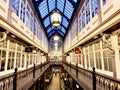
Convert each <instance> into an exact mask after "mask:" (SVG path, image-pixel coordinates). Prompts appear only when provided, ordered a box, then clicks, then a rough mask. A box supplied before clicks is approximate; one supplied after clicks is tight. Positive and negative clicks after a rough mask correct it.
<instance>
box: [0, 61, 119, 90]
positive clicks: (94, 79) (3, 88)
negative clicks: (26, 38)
mask: <svg viewBox="0 0 120 90" xmlns="http://www.w3.org/2000/svg"><path fill="white" fill-rule="evenodd" d="M50 65H62V66H63V67H64V69H65V70H66V71H67V72H68V73H69V74H70V75H71V76H72V78H73V79H74V80H75V81H76V82H77V83H78V84H79V85H80V86H81V87H82V88H83V89H84V90H120V80H117V79H115V78H113V77H110V76H107V75H103V74H100V73H97V72H95V68H93V71H90V70H86V69H83V68H80V67H78V65H77V64H76V65H72V64H71V63H68V62H63V63H62V62H50V63H49V62H46V63H43V64H42V63H41V64H40V65H36V66H35V65H34V66H33V67H32V68H29V69H26V70H23V71H19V72H17V69H15V72H14V73H12V74H9V75H8V76H5V77H2V78H0V90H22V89H25V90H27V89H29V88H30V87H31V86H32V85H34V84H35V83H36V81H37V80H38V79H39V78H40V77H41V76H42V75H43V73H44V72H45V71H46V70H47V69H48V68H49V66H50Z"/></svg>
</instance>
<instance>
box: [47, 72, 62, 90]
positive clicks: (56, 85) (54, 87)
mask: <svg viewBox="0 0 120 90" xmlns="http://www.w3.org/2000/svg"><path fill="white" fill-rule="evenodd" d="M47 90H60V79H59V74H57V75H53V78H52V81H51V83H50V85H49V86H48V89H47Z"/></svg>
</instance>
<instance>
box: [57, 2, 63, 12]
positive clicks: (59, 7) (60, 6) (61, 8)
mask: <svg viewBox="0 0 120 90" xmlns="http://www.w3.org/2000/svg"><path fill="white" fill-rule="evenodd" d="M57 8H58V9H59V10H60V11H61V12H63V8H64V6H62V5H60V4H57Z"/></svg>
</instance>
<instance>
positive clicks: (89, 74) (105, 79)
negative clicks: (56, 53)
mask: <svg viewBox="0 0 120 90" xmlns="http://www.w3.org/2000/svg"><path fill="white" fill-rule="evenodd" d="M63 63H64V64H65V65H67V66H69V67H70V68H72V69H74V70H75V71H76V68H77V67H76V65H71V63H68V62H65V61H64V62H63ZM76 72H77V71H76ZM76 74H77V73H76ZM78 74H79V75H82V76H83V77H84V78H88V79H89V80H91V82H92V83H93V82H95V83H94V84H95V85H96V86H95V89H94V85H93V90H96V88H102V89H109V90H110V89H111V90H118V89H120V80H119V79H116V78H113V77H111V76H108V75H104V74H101V73H98V72H95V71H94V72H93V71H92V70H86V69H84V68H81V67H78ZM93 75H95V77H94V76H93ZM93 78H94V79H93ZM93 80H95V81H93Z"/></svg>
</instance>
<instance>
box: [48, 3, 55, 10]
mask: <svg viewBox="0 0 120 90" xmlns="http://www.w3.org/2000/svg"><path fill="white" fill-rule="evenodd" d="M54 8H55V4H51V5H49V11H50V12H51V11H52V10H53V9H54Z"/></svg>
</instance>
